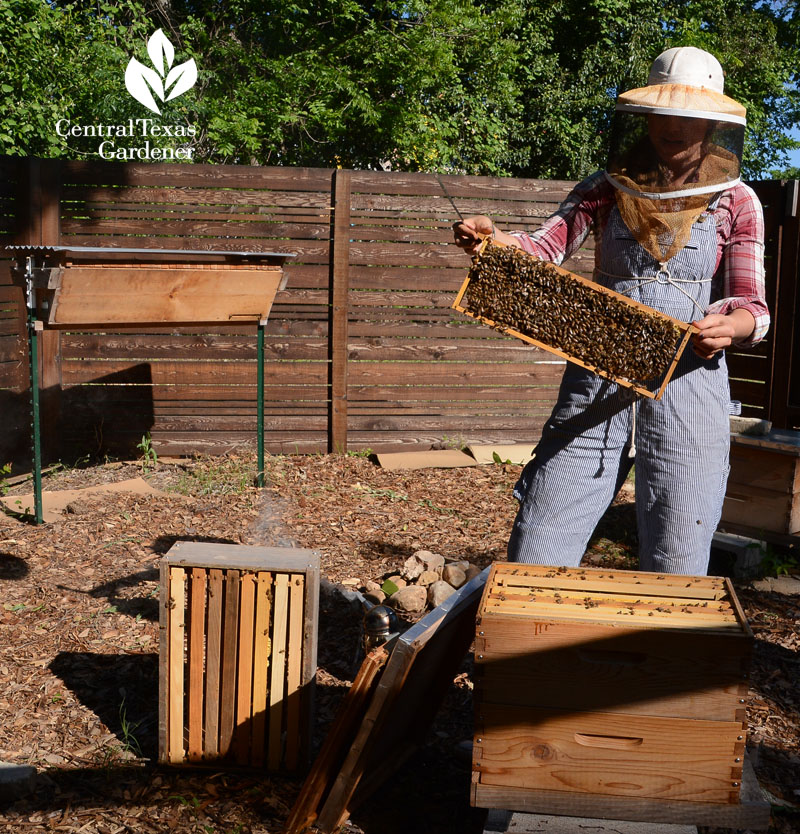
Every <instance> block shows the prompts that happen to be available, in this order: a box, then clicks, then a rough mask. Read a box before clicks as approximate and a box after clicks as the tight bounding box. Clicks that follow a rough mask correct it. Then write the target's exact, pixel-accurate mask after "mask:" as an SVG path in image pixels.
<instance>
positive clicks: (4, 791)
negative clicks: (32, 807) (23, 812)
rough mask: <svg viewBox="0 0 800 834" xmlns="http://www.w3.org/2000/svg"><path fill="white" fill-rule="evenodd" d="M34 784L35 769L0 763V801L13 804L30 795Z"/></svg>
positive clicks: (28, 766)
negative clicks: (16, 800)
mask: <svg viewBox="0 0 800 834" xmlns="http://www.w3.org/2000/svg"><path fill="white" fill-rule="evenodd" d="M35 783H36V768H35V767H31V766H30V765H19V764H11V763H10V762H0V800H2V801H4V802H13V801H14V800H15V799H20V798H21V797H23V796H26V795H27V794H29V793H31V791H32V790H33V788H34V786H35Z"/></svg>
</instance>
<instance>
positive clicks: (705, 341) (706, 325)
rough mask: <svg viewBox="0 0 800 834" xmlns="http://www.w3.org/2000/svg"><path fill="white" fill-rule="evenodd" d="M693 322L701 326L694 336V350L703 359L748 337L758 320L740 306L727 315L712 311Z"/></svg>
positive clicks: (709, 357) (696, 325)
mask: <svg viewBox="0 0 800 834" xmlns="http://www.w3.org/2000/svg"><path fill="white" fill-rule="evenodd" d="M693 324H694V326H695V327H698V328H700V332H699V333H695V334H694V336H692V347H693V349H694V352H695V353H696V354H697V355H698V356H700V357H702V358H703V359H711V357H712V356H714V355H715V354H716V353H719V352H720V351H721V350H724V349H725V348H726V347H729V346H730V345H731V344H733V342H740V341H742V340H743V339H746V338H747V337H748V336H749V335H750V334H751V333H752V332H753V329H754V328H755V326H756V320H755V319H754V318H753V314H752V313H750V312H748V311H747V310H745V309H743V308H741V307H740V308H738V309H736V310H731V312H730V313H728V314H727V315H721V314H720V313H710V314H709V315H707V316H705V317H704V318H702V319H700V320H699V321H695V322H693Z"/></svg>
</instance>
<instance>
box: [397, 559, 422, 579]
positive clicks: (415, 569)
mask: <svg viewBox="0 0 800 834" xmlns="http://www.w3.org/2000/svg"><path fill="white" fill-rule="evenodd" d="M424 570H425V565H424V564H423V563H422V562H421V561H420V560H419V559H417V557H416V556H409V557H408V559H406V560H405V562H403V567H402V569H401V571H400V573H401V574H402V575H403V577H404V578H405V579H407V580H408V581H409V582H413V581H414V580H415V579H416V578H417V577H418V576H419V575H420V574H421V573H422V571H424Z"/></svg>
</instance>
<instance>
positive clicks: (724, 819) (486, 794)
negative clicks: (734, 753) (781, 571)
mask: <svg viewBox="0 0 800 834" xmlns="http://www.w3.org/2000/svg"><path fill="white" fill-rule="evenodd" d="M474 776H477V774H474ZM471 802H472V805H474V806H476V807H478V808H499V809H503V810H510V809H513V810H515V811H521V812H528V813H537V814H556V815H560V816H566V817H574V816H581V817H592V818H600V819H608V820H631V821H641V822H652V823H659V822H661V823H676V824H677V823H683V824H687V825H704V826H712V827H713V828H717V827H720V826H721V827H724V828H730V829H740V830H744V829H751V830H754V831H760V830H764V829H767V828H769V825H770V811H771V808H770V803H769V799H768V797H767V796H766V795H765V793H764V792H763V791H762V790H761V788H760V787H759V785H758V780H757V779H756V776H755V773H754V772H753V768H752V765H751V764H750V763H749V762H748V760H747V757H746V756H745V757H744V772H743V781H742V787H741V793H740V800H739V802H738V803H732V802H724V803H714V802H677V801H674V800H667V799H650V798H643V797H627V796H626V797H623V796H610V795H605V796H602V795H589V794H576V793H572V792H568V791H530V790H526V789H525V788H511V787H498V786H495V785H480V784H478V783H477V781H475V779H473V783H472V792H471Z"/></svg>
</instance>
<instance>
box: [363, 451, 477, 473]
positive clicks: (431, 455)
mask: <svg viewBox="0 0 800 834" xmlns="http://www.w3.org/2000/svg"><path fill="white" fill-rule="evenodd" d="M376 457H377V458H378V464H379V465H380V466H381V467H382V468H383V469H389V470H391V471H394V470H397V469H452V468H454V467H457V466H477V461H476V460H475V458H473V457H470V455H466V454H464V452H460V451H459V450H458V449H428V450H427V451H425V452H384V453H382V454H378V455H376Z"/></svg>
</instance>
